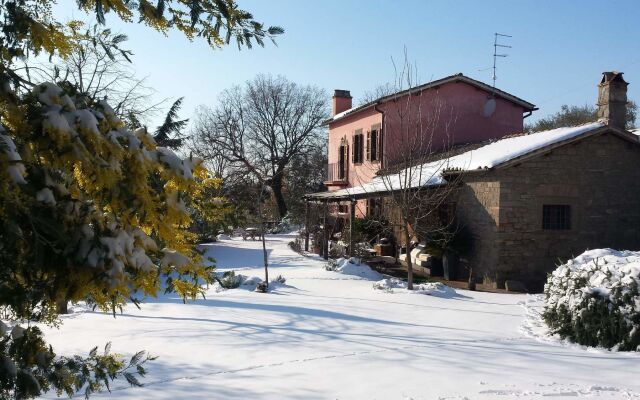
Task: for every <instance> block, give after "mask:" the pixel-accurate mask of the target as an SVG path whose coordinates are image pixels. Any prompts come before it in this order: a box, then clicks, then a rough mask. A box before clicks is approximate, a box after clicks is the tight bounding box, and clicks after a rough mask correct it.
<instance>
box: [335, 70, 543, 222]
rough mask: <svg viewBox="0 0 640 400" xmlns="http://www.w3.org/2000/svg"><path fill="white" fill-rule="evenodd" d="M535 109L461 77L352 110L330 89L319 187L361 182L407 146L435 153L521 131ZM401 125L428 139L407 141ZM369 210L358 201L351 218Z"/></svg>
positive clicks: (345, 96) (343, 94)
mask: <svg viewBox="0 0 640 400" xmlns="http://www.w3.org/2000/svg"><path fill="white" fill-rule="evenodd" d="M409 96H410V97H409ZM536 109H537V108H536V107H535V106H534V105H533V104H531V103H529V102H527V101H524V100H522V99H520V98H518V97H516V96H513V95H511V94H509V93H506V92H503V91H501V90H499V89H495V88H493V87H491V86H489V85H487V84H484V83H482V82H479V81H476V80H474V79H471V78H469V77H466V76H464V75H462V74H456V75H452V76H448V77H446V78H442V79H439V80H436V81H432V82H428V83H426V84H423V85H420V86H417V87H414V88H411V89H409V90H404V91H401V92H398V93H395V94H392V95H389V96H385V97H381V98H379V99H377V100H374V101H372V102H369V103H366V104H363V105H361V106H358V107H352V98H351V95H350V93H349V91H347V90H336V91H335V94H334V96H333V115H332V118H330V119H329V120H327V121H326V124H327V125H328V126H329V143H328V146H329V148H328V168H327V181H326V182H325V185H326V186H327V188H328V190H329V191H335V190H339V189H344V188H348V187H353V186H359V185H362V184H364V183H367V182H369V181H370V180H371V179H372V178H373V177H374V176H375V175H376V172H377V171H378V170H380V169H381V168H384V167H388V166H391V165H393V163H394V161H395V160H396V159H398V158H399V152H400V151H401V150H400V149H406V147H407V146H414V147H416V148H420V147H424V151H429V152H437V151H438V150H443V149H444V148H445V147H447V148H450V147H451V146H455V145H459V144H466V143H474V142H481V141H485V140H487V139H499V138H501V137H504V136H505V135H509V134H514V133H519V132H522V131H523V119H524V118H526V117H527V116H529V115H531V113H532V112H533V111H534V110H536ZM407 124H412V126H417V125H419V126H420V128H419V129H414V130H413V131H414V132H422V133H421V134H420V135H422V136H425V135H426V136H428V139H425V138H424V137H422V138H415V137H414V138H412V139H411V138H410V139H407V136H406V131H407V130H406V125H407ZM401 132H405V133H404V134H403V133H401ZM407 141H411V142H412V143H410V144H408V143H407ZM427 141H428V143H426V142H427ZM371 207H372V205H371V204H369V203H368V202H367V200H359V201H358V204H357V207H356V212H355V214H356V215H357V216H363V215H364V214H366V213H367V212H369V210H371ZM340 211H342V212H345V213H346V212H347V210H346V209H343V210H340Z"/></svg>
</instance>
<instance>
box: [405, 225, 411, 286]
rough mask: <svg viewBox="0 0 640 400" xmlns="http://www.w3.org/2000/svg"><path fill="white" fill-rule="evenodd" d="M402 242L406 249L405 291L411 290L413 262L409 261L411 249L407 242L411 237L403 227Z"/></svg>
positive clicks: (407, 229) (406, 228)
mask: <svg viewBox="0 0 640 400" xmlns="http://www.w3.org/2000/svg"><path fill="white" fill-rule="evenodd" d="M403 230H404V241H405V247H406V248H407V258H406V260H407V289H409V290H413V261H412V260H411V247H410V245H409V242H410V241H411V237H410V236H409V228H408V227H407V226H404V229H403Z"/></svg>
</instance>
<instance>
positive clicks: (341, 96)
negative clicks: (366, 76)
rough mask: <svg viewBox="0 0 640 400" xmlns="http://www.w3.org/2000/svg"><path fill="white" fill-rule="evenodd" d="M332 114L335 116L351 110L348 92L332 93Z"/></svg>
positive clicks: (338, 91) (337, 91) (336, 91)
mask: <svg viewBox="0 0 640 400" xmlns="http://www.w3.org/2000/svg"><path fill="white" fill-rule="evenodd" d="M332 106H333V114H332V115H336V114H339V113H341V112H343V111H347V110H348V109H350V108H351V93H350V92H349V91H348V90H340V89H336V90H335V92H333V102H332Z"/></svg>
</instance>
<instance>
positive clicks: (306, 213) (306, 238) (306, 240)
mask: <svg viewBox="0 0 640 400" xmlns="http://www.w3.org/2000/svg"><path fill="white" fill-rule="evenodd" d="M304 251H309V200H307V201H305V202H304Z"/></svg>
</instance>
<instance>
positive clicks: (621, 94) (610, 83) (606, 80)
mask: <svg viewBox="0 0 640 400" xmlns="http://www.w3.org/2000/svg"><path fill="white" fill-rule="evenodd" d="M627 85H629V84H628V83H627V82H625V81H624V78H622V72H616V71H613V72H603V73H602V80H601V81H600V84H598V119H599V120H602V121H603V122H604V123H606V124H607V125H610V126H613V127H615V128H620V129H624V128H625V123H626V119H627Z"/></svg>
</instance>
